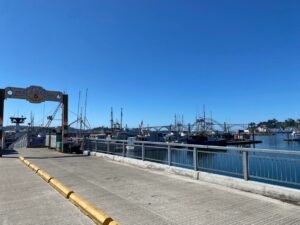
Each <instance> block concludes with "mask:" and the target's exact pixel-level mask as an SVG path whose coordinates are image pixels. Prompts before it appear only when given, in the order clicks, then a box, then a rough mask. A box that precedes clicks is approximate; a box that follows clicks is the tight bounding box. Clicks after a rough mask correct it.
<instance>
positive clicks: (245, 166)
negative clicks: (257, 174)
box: [243, 151, 249, 180]
mask: <svg viewBox="0 0 300 225" xmlns="http://www.w3.org/2000/svg"><path fill="white" fill-rule="evenodd" d="M243 174H244V180H248V179H249V161H248V152H247V151H243Z"/></svg>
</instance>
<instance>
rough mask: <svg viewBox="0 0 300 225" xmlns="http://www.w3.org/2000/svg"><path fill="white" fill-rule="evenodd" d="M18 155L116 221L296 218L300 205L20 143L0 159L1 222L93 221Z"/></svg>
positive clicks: (137, 224) (175, 224) (157, 224)
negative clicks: (16, 148)
mask: <svg viewBox="0 0 300 225" xmlns="http://www.w3.org/2000/svg"><path fill="white" fill-rule="evenodd" d="M19 155H22V156H24V157H25V158H27V159H28V160H29V161H31V162H33V163H34V164H35V165H37V166H38V167H40V168H42V169H44V170H45V171H47V172H49V174H51V175H53V176H54V177H55V178H57V179H59V180H60V181H61V182H62V183H64V184H65V185H67V186H68V187H70V188H72V189H73V190H76V191H77V192H78V193H79V194H80V195H82V196H84V197H85V198H86V199H87V200H89V201H91V202H92V203H93V204H95V205H96V206H97V207H99V208H101V209H102V210H104V211H105V212H107V213H108V214H109V215H110V216H112V217H113V218H114V219H116V220H117V221H118V222H119V223H120V224H122V225H149V224H151V225H170V224H172V225H179V224H180V225H182V224H188V225H198V224H222V225H223V224H284V225H287V224H300V207H299V206H297V205H294V204H289V203H285V202H282V201H279V200H275V199H271V198H267V197H263V196H260V195H256V194H251V193H246V192H243V191H238V190H234V189H231V188H226V187H222V186H220V185H214V184H210V183H208V182H201V181H196V180H193V179H191V178H188V177H184V176H178V175H172V174H168V173H164V172H160V171H157V170H150V169H142V168H138V167H135V166H131V165H127V164H124V163H118V162H114V161H111V160H108V159H104V158H98V157H93V156H84V155H72V154H64V153H59V152H56V151H53V150H48V149H46V148H35V149H28V148H23V149H18V150H17V151H11V152H5V153H4V155H3V158H0V161H1V163H0V189H1V192H0V212H1V213H0V221H1V222H2V224H5V225H18V224H22V225H24V224H25V225H40V224H63V225H64V224H72V225H73V224H74V225H77V224H78V225H79V224H81V225H90V224H93V223H92V221H91V220H90V219H89V218H88V217H86V216H85V215H84V214H82V213H81V212H80V211H79V210H78V209H77V208H76V207H74V206H73V205H72V204H71V203H70V202H69V201H67V200H66V199H65V198H63V197H62V196H61V195H60V194H59V193H58V192H56V191H55V190H54V189H52V187H51V186H50V185H48V184H47V183H46V182H44V181H43V180H42V179H40V178H38V176H37V175H36V174H35V173H33V172H32V171H31V170H30V169H29V168H28V167H25V166H24V165H23V164H22V163H21V162H20V161H19V159H18V156H19Z"/></svg>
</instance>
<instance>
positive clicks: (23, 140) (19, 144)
mask: <svg viewBox="0 0 300 225" xmlns="http://www.w3.org/2000/svg"><path fill="white" fill-rule="evenodd" d="M27 145H28V135H27V133H24V134H23V135H22V136H20V137H19V138H18V139H17V140H16V141H15V142H13V143H12V144H10V145H9V146H8V149H14V148H26V147H27Z"/></svg>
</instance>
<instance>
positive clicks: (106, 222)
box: [19, 156, 120, 225]
mask: <svg viewBox="0 0 300 225" xmlns="http://www.w3.org/2000/svg"><path fill="white" fill-rule="evenodd" d="M19 159H20V161H21V162H23V163H24V164H25V165H26V166H27V167H29V168H30V169H32V170H33V171H34V172H35V173H36V174H38V175H39V176H40V177H41V178H42V179H43V180H44V181H46V182H47V183H49V184H50V185H51V186H52V187H53V188H54V189H55V190H56V191H58V192H59V193H60V194H61V195H63V196H64V197H65V198H66V199H68V200H69V201H70V202H71V203H72V204H73V205H75V206H76V207H77V208H79V209H80V211H81V212H82V213H83V214H85V215H87V216H88V217H90V218H91V219H92V220H93V221H94V223H96V224H97V225H120V224H119V223H118V222H116V221H115V220H113V219H112V218H111V217H110V216H108V215H107V214H105V213H104V212H103V211H102V210H100V209H99V208H97V207H96V206H95V205H93V204H92V203H90V202H88V201H87V200H86V199H84V198H83V197H81V196H80V195H79V194H77V193H75V192H74V191H73V190H71V189H70V188H69V187H67V186H65V185H64V184H63V183H61V182H60V181H59V180H57V179H55V178H54V177H52V176H51V175H49V174H48V173H47V172H45V171H43V170H42V169H40V168H39V167H38V166H36V165H35V164H33V163H31V162H29V161H28V160H27V159H25V158H24V157H23V156H19Z"/></svg>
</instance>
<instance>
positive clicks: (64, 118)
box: [61, 95, 69, 152]
mask: <svg viewBox="0 0 300 225" xmlns="http://www.w3.org/2000/svg"><path fill="white" fill-rule="evenodd" d="M68 102H69V97H68V95H63V96H62V126H61V136H62V137H61V151H62V152H66V149H65V147H64V143H65V142H66V141H67V137H68Z"/></svg>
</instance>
